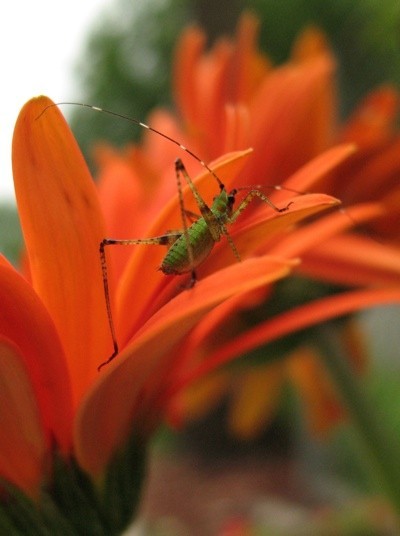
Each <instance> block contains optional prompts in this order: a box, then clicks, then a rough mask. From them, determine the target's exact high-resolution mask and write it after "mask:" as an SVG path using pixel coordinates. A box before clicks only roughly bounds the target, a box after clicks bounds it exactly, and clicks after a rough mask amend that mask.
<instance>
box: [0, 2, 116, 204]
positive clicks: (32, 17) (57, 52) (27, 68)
mask: <svg viewBox="0 0 400 536" xmlns="http://www.w3.org/2000/svg"><path fill="white" fill-rule="evenodd" d="M110 5H112V0H79V1H78V0H69V1H68V2H66V1H65V2H57V0H10V1H8V2H7V1H5V2H1V5H0V69H1V72H2V73H3V74H2V76H1V86H0V202H1V201H4V200H9V199H11V200H12V199H14V190H13V185H12V173H11V138H12V133H13V129H14V124H15V120H16V118H17V115H18V113H19V110H20V109H21V107H22V106H23V104H24V103H25V102H26V101H27V100H29V99H30V98H31V97H34V96H37V95H41V94H44V95H47V96H49V97H50V98H52V99H53V100H55V101H62V100H68V99H71V98H75V99H77V100H79V95H77V90H76V88H74V86H73V83H74V80H75V78H74V77H73V67H74V64H76V60H77V58H78V55H79V52H80V51H81V49H82V46H83V43H84V41H85V36H86V35H87V31H88V29H89V28H90V27H92V26H93V24H94V23H95V21H96V19H97V18H98V17H101V15H102V13H103V12H104V10H105V8H107V6H110Z"/></svg>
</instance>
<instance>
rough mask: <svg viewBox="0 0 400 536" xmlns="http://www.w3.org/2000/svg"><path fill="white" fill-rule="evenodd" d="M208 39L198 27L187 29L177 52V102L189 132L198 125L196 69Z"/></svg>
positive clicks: (175, 91)
mask: <svg viewBox="0 0 400 536" xmlns="http://www.w3.org/2000/svg"><path fill="white" fill-rule="evenodd" d="M205 41H206V37H205V35H204V33H203V32H202V31H201V30H200V29H199V28H196V27H193V26H192V27H190V28H187V29H186V30H185V31H184V32H183V33H182V35H181V38H180V40H179V43H178V47H177V49H176V52H175V62H174V72H173V76H172V80H173V81H174V95H175V102H176V103H177V105H178V108H179V111H180V113H181V115H182V117H183V118H184V121H185V123H186V124H187V125H188V127H189V130H190V129H191V128H192V127H193V125H196V122H197V118H198V110H199V104H200V103H198V102H197V99H196V97H197V87H196V84H197V78H196V71H195V67H196V66H197V63H198V61H199V59H200V58H201V53H202V52H203V49H204V45H205Z"/></svg>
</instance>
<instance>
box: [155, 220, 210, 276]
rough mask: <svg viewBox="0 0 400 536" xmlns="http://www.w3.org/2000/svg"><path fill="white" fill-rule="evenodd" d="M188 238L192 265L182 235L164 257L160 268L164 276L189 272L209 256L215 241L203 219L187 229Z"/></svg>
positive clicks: (184, 238)
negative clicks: (191, 253)
mask: <svg viewBox="0 0 400 536" xmlns="http://www.w3.org/2000/svg"><path fill="white" fill-rule="evenodd" d="M188 236H189V242H190V245H191V248H192V252H193V265H192V264H191V263H190V258H189V254H188V248H187V242H186V237H185V235H184V234H183V233H182V236H180V237H179V238H178V240H176V241H175V242H174V243H173V244H172V246H171V247H170V248H169V250H168V252H167V254H166V255H165V257H164V260H163V262H162V264H161V267H160V269H161V271H162V272H163V273H164V274H167V275H170V274H177V275H178V274H184V273H186V272H190V271H192V270H193V268H196V267H197V266H199V264H201V263H202V262H203V261H204V260H205V259H206V258H207V257H208V255H209V254H210V252H211V250H212V248H213V246H214V243H215V241H214V240H213V238H212V236H211V234H210V231H209V229H208V226H207V223H206V222H205V221H204V219H203V218H199V219H198V220H197V221H195V222H194V223H193V224H192V225H191V226H190V227H189V228H188Z"/></svg>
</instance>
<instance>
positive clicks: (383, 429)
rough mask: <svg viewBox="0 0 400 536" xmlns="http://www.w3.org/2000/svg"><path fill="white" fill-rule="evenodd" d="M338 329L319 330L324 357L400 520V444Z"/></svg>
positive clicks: (373, 471) (374, 474)
mask: <svg viewBox="0 0 400 536" xmlns="http://www.w3.org/2000/svg"><path fill="white" fill-rule="evenodd" d="M339 329H340V328H339V327H338V326H337V325H335V324H333V323H330V324H325V325H323V326H320V327H319V328H318V330H317V332H318V345H319V348H320V350H322V351H321V357H322V359H323V361H324V364H325V366H326V368H327V369H328V371H329V373H330V375H331V377H332V379H333V381H334V384H335V388H336V390H337V393H338V394H339V396H340V397H341V399H342V402H343V403H344V406H345V408H346V410H347V412H348V414H349V416H350V419H351V421H352V424H353V425H354V428H355V430H356V433H357V436H358V438H359V440H360V441H359V442H360V447H361V448H363V453H364V459H365V460H366V461H367V463H368V465H367V470H368V473H369V474H370V475H371V476H372V477H373V478H374V479H375V481H376V482H377V484H378V485H379V486H380V488H381V489H382V491H383V492H384V493H385V494H386V496H387V498H388V499H389V500H390V501H391V504H392V506H393V508H394V510H395V511H396V512H397V515H398V517H399V520H400V463H399V458H400V442H399V441H398V438H396V437H394V434H393V433H390V431H389V429H388V428H387V425H386V421H385V420H384V419H382V416H381V415H379V409H377V408H376V405H375V404H373V402H372V401H371V400H370V399H369V398H368V396H367V393H366V389H365V386H364V385H363V384H362V379H360V378H359V377H358V376H356V375H355V374H354V372H353V371H352V369H351V367H350V365H349V362H348V359H346V357H345V352H344V351H343V348H342V342H341V338H340V332H339Z"/></svg>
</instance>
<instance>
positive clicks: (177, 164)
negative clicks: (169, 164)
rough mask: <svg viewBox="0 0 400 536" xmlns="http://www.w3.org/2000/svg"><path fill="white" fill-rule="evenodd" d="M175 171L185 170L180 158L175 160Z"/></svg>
mask: <svg viewBox="0 0 400 536" xmlns="http://www.w3.org/2000/svg"><path fill="white" fill-rule="evenodd" d="M175 169H176V170H177V171H183V170H184V169H185V167H184V165H183V162H182V160H181V159H180V158H177V159H176V160H175Z"/></svg>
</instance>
